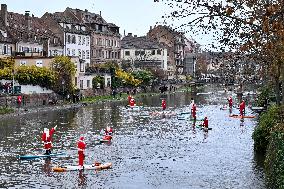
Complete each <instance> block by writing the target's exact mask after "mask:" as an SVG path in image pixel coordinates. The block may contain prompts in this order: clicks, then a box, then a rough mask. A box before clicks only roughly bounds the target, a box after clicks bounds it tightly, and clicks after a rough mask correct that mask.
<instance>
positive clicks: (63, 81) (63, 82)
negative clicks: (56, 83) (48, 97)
mask: <svg viewBox="0 0 284 189" xmlns="http://www.w3.org/2000/svg"><path fill="white" fill-rule="evenodd" d="M64 84H65V80H64V79H63V80H62V88H63V100H64V96H65V95H64Z"/></svg>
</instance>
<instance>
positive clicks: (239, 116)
mask: <svg viewBox="0 0 284 189" xmlns="http://www.w3.org/2000/svg"><path fill="white" fill-rule="evenodd" d="M229 117H231V118H255V116H241V115H229Z"/></svg>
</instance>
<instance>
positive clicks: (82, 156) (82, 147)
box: [78, 136, 86, 166]
mask: <svg viewBox="0 0 284 189" xmlns="http://www.w3.org/2000/svg"><path fill="white" fill-rule="evenodd" d="M85 149H86V143H85V142H84V137H82V136H81V137H80V139H79V141H78V155H79V165H80V166H83V165H84V159H85V154H84V151H85Z"/></svg>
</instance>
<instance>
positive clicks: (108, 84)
mask: <svg viewBox="0 0 284 189" xmlns="http://www.w3.org/2000/svg"><path fill="white" fill-rule="evenodd" d="M107 87H110V78H107Z"/></svg>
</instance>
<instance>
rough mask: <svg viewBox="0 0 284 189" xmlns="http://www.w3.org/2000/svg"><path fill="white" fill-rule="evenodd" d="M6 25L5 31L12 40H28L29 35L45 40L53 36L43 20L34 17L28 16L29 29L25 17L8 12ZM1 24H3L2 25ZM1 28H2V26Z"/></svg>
mask: <svg viewBox="0 0 284 189" xmlns="http://www.w3.org/2000/svg"><path fill="white" fill-rule="evenodd" d="M7 18H8V23H7V26H6V29H7V30H8V32H9V33H10V34H11V36H12V37H13V38H14V40H18V39H23V40H24V39H28V38H29V35H30V36H31V35H34V36H37V37H41V38H45V37H50V36H53V33H52V32H51V30H49V27H48V26H47V25H46V24H45V23H44V20H43V19H41V18H37V17H34V16H29V17H28V18H29V19H30V27H29V28H28V26H27V24H26V23H27V21H26V20H25V15H23V14H18V13H12V12H8V16H7ZM2 24H3V23H2ZM2 27H4V26H3V25H2Z"/></svg>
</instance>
